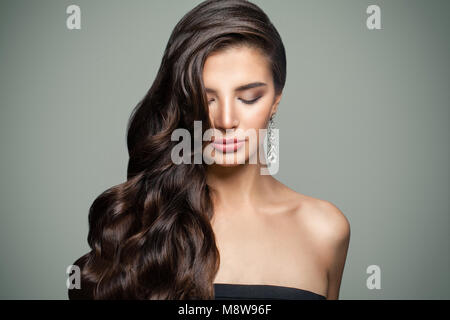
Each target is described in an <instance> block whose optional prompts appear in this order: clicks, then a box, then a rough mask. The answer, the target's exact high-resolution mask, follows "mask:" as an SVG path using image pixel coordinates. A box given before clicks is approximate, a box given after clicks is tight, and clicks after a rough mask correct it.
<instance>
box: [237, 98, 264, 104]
mask: <svg viewBox="0 0 450 320" xmlns="http://www.w3.org/2000/svg"><path fill="white" fill-rule="evenodd" d="M260 98H261V97H258V98H256V99H253V100H244V99H241V101H242V102H243V103H245V104H253V103H255V102H256V101H258V100H259V99H260Z"/></svg>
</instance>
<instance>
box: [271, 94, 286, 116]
mask: <svg viewBox="0 0 450 320" xmlns="http://www.w3.org/2000/svg"><path fill="white" fill-rule="evenodd" d="M282 95H283V93H280V94H279V95H276V96H275V98H274V101H273V105H272V112H271V113H270V116H272V115H273V114H275V113H276V112H277V110H278V105H279V103H280V100H281V96H282Z"/></svg>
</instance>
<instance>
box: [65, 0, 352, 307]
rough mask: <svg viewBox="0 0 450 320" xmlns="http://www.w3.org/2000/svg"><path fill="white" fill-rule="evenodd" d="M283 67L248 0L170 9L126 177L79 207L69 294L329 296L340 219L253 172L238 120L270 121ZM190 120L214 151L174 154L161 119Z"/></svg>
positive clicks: (338, 268) (249, 143) (251, 143)
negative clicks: (84, 227)
mask: <svg viewBox="0 0 450 320" xmlns="http://www.w3.org/2000/svg"><path fill="white" fill-rule="evenodd" d="M285 80H286V56H285V50H284V46H283V43H282V41H281V38H280V36H279V34H278V32H277V31H276V29H275V27H274V26H273V25H272V23H271V22H270V20H269V19H268V17H267V16H266V15H265V13H264V12H263V11H261V9H260V8H258V7H257V6H256V5H254V4H252V3H250V2H248V1H244V0H225V1H224V0H220V1H214V0H208V1H204V2H202V3H200V4H199V5H198V6H196V7H195V8H194V9H192V10H191V11H190V12H188V13H187V14H186V15H185V16H184V17H183V18H182V19H181V20H180V22H179V23H178V24H177V25H176V27H175V29H174V30H173V32H172V34H171V36H170V39H169V41H168V44H167V47H166V49H165V52H164V56H163V59H162V63H161V66H160V69H159V71H158V74H157V76H156V79H155V81H154V83H153V85H152V86H151V88H150V90H149V91H148V92H147V94H146V95H145V97H144V98H143V99H142V100H141V101H140V103H139V104H138V105H137V106H136V108H135V110H134V111H133V114H132V116H131V118H130V121H129V124H128V128H127V130H128V135H127V143H128V151H129V163H128V175H127V181H126V182H124V183H122V184H120V185H117V186H114V187H112V188H110V189H109V190H106V191H105V192H104V193H103V194H101V195H100V196H99V197H98V198H97V199H96V200H95V201H94V203H93V204H92V206H91V208H90V212H89V228H90V229H89V235H88V243H89V245H90V247H91V248H92V250H91V251H90V252H89V253H87V254H85V255H84V256H82V257H81V258H79V259H78V260H77V261H76V262H75V263H74V264H75V265H78V266H79V267H80V268H81V271H82V272H81V289H71V290H69V298H70V299H78V298H82V299H212V298H216V299H221V298H253V297H256V298H258V297H259V298H261V297H263V298H280V299H284V298H286V299H290V298H293V299H303V298H305V299H325V298H326V299H338V295H339V288H340V282H341V277H342V273H343V269H344V265H345V259H346V253H347V248H348V244H349V237H350V228H349V223H348V221H347V219H346V218H345V216H344V215H343V214H342V212H340V210H339V209H338V208H337V207H336V206H334V205H333V204H332V203H330V202H328V201H325V200H320V199H315V198H312V197H309V196H306V195H302V194H299V193H297V192H295V191H293V190H291V189H290V188H288V187H286V186H285V185H283V184H282V183H280V182H278V181H277V180H276V179H275V178H273V177H272V176H271V175H265V174H261V167H262V164H261V161H257V163H256V164H255V163H254V162H250V160H251V159H254V157H255V155H257V154H259V151H260V150H261V148H262V140H261V139H257V140H255V139H249V138H248V137H246V136H244V135H242V134H241V133H242V131H245V130H259V129H265V128H267V126H268V123H269V120H270V119H272V118H273V116H274V114H275V113H276V112H277V109H278V105H279V102H280V100H281V96H282V90H283V88H284V84H285ZM194 121H201V124H202V130H203V131H202V133H204V132H205V131H206V130H207V129H212V130H213V132H214V134H213V135H212V138H211V140H210V141H208V140H207V141H204V142H203V143H202V149H201V150H202V151H204V150H206V148H210V151H212V152H209V153H208V152H205V153H203V155H204V157H205V158H206V159H208V157H209V160H211V159H212V158H213V159H218V157H217V156H222V159H225V161H217V162H214V163H212V164H208V163H210V161H202V163H200V164H199V163H195V162H194V161H192V162H190V163H179V162H175V161H174V159H173V152H172V151H173V150H174V148H175V147H176V145H177V144H178V142H177V141H173V139H172V133H173V132H174V130H176V129H186V130H187V131H188V132H189V133H191V134H192V135H191V136H192V137H193V136H194ZM228 138H231V142H230V143H227V142H229V141H228V140H226V141H223V139H228ZM234 139H236V140H234ZM238 139H242V140H243V142H237V140H238ZM211 147H212V148H211ZM230 147H231V148H230ZM184 152H186V151H184ZM186 156H187V157H188V158H191V159H193V158H194V156H195V152H187V153H186V154H184V153H183V157H186Z"/></svg>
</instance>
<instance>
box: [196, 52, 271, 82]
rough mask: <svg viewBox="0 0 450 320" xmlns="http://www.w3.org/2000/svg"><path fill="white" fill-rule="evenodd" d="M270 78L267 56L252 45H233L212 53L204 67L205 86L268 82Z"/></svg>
mask: <svg viewBox="0 0 450 320" xmlns="http://www.w3.org/2000/svg"><path fill="white" fill-rule="evenodd" d="M270 78H271V71H270V68H269V62H268V60H267V58H266V57H265V56H264V55H263V54H262V53H261V52H260V51H259V50H257V49H254V48H250V47H237V48H235V47H232V48H227V49H225V50H222V51H219V52H215V53H212V54H211V55H209V56H208V58H207V59H206V61H205V65H204V67H203V81H204V83H205V86H206V87H211V88H217V89H218V88H224V87H225V88H226V87H228V86H230V87H236V86H239V85H241V84H246V83H249V82H254V81H261V82H267V81H269V79H270Z"/></svg>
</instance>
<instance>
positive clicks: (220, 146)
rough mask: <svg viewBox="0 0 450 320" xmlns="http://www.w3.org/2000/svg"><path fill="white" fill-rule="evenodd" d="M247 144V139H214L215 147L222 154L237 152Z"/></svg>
mask: <svg viewBox="0 0 450 320" xmlns="http://www.w3.org/2000/svg"><path fill="white" fill-rule="evenodd" d="M244 143H245V139H238V138H236V137H235V138H214V140H213V143H212V145H213V147H214V149H216V150H219V151H221V152H235V151H237V150H238V149H239V148H241V147H242V146H243V145H244Z"/></svg>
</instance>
